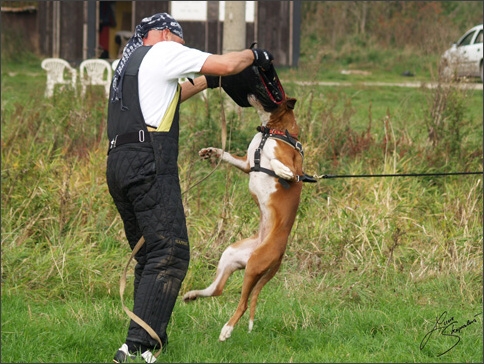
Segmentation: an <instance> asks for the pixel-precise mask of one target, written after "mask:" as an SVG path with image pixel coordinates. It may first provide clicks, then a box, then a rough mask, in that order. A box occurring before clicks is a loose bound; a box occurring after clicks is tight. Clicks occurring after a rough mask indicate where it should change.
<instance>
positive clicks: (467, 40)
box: [459, 32, 475, 47]
mask: <svg viewBox="0 0 484 364" xmlns="http://www.w3.org/2000/svg"><path fill="white" fill-rule="evenodd" d="M474 33H475V32H470V33H469V34H467V35H466V36H465V37H464V39H462V40H461V42H460V43H459V47H462V46H466V45H469V44H471V41H472V37H474Z"/></svg>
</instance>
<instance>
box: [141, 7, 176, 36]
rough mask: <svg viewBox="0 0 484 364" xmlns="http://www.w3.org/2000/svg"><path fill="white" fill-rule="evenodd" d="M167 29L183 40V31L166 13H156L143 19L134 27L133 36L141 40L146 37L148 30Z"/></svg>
mask: <svg viewBox="0 0 484 364" xmlns="http://www.w3.org/2000/svg"><path fill="white" fill-rule="evenodd" d="M164 29H168V30H169V31H170V32H171V33H173V34H174V35H176V36H178V37H180V38H181V39H183V30H182V27H181V26H180V24H179V23H178V22H177V21H176V20H175V19H174V18H173V17H172V16H171V15H170V14H168V13H157V14H154V15H152V16H149V17H146V18H143V20H141V23H139V24H138V25H137V26H136V31H135V34H139V35H140V36H141V37H142V38H144V37H146V36H147V34H148V32H149V31H150V30H164Z"/></svg>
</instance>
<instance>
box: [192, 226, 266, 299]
mask: <svg viewBox="0 0 484 364" xmlns="http://www.w3.org/2000/svg"><path fill="white" fill-rule="evenodd" d="M258 241H259V237H258V235H254V236H253V237H251V238H248V239H244V240H241V241H238V242H236V243H234V244H232V245H230V246H229V247H228V248H227V249H225V251H224V252H223V253H222V256H221V257H220V261H219V263H218V266H217V274H216V275H215V280H214V281H213V282H212V284H211V285H210V286H208V287H207V288H205V289H203V290H194V291H190V292H188V293H186V294H185V295H184V296H183V300H184V301H185V302H188V301H193V300H195V299H197V297H211V296H220V295H221V294H222V291H223V289H224V287H225V283H227V279H228V278H229V277H230V275H231V274H232V273H233V272H235V271H236V270H238V269H244V268H245V266H246V265H247V261H248V260H249V257H250V255H251V254H252V252H253V251H254V249H255V248H256V247H257V243H258Z"/></svg>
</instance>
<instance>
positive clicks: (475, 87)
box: [295, 81, 483, 91]
mask: <svg viewBox="0 0 484 364" xmlns="http://www.w3.org/2000/svg"><path fill="white" fill-rule="evenodd" d="M295 83H296V84H298V85H302V86H310V85H318V86H355V85H362V86H378V87H385V86H394V87H414V88H418V87H425V88H436V87H437V86H438V83H437V82H355V83H353V82H344V81H342V82H324V81H315V82H313V81H295ZM444 85H445V84H444ZM457 85H458V87H460V88H463V89H469V90H480V91H482V90H483V84H482V83H459V84H457Z"/></svg>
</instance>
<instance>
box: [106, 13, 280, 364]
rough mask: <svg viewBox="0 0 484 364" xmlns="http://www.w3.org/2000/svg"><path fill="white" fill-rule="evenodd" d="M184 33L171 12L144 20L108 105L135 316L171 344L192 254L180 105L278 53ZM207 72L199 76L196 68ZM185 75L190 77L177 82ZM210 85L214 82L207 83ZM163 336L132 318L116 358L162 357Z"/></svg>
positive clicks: (113, 174) (111, 168) (113, 179)
mask: <svg viewBox="0 0 484 364" xmlns="http://www.w3.org/2000/svg"><path fill="white" fill-rule="evenodd" d="M184 43H185V42H184V40H183V31H182V28H181V26H180V24H178V22H177V21H176V20H175V19H173V18H172V17H171V16H170V15H169V14H167V13H159V14H155V15H153V16H151V17H148V18H144V19H143V20H142V21H141V23H140V24H139V25H138V26H137V27H136V30H135V34H134V35H133V37H132V38H131V39H130V40H129V42H128V44H127V45H126V47H125V48H124V51H123V58H122V59H121V61H120V62H119V64H118V67H117V69H116V71H115V75H114V77H113V81H112V85H111V94H110V102H109V106H108V137H109V140H110V146H109V154H108V160H107V171H106V176H107V183H108V187H109V192H110V194H111V196H112V198H113V200H114V203H115V205H116V207H117V209H118V211H119V213H120V215H121V218H122V220H123V223H124V229H125V233H126V237H127V239H128V242H129V245H130V247H131V249H133V248H134V247H135V246H136V244H137V242H138V241H139V239H140V238H141V237H144V239H145V243H144V244H143V245H142V247H141V249H140V250H139V251H138V253H137V254H136V255H135V259H136V261H137V264H136V267H135V281H134V308H133V312H134V314H135V315H137V316H138V317H140V318H141V319H142V320H143V321H144V322H145V323H146V324H148V325H149V326H150V327H151V328H152V329H153V330H154V332H155V333H156V334H157V335H158V337H159V338H160V339H161V344H162V346H163V347H165V346H166V344H167V342H168V337H167V334H166V327H167V325H168V322H169V320H170V317H171V313H172V311H173V307H174V305H175V302H176V298H177V296H178V292H179V290H180V286H181V283H182V281H183V279H184V278H185V274H186V271H187V269H188V263H189V258H190V253H189V244H188V235H187V228H186V222H185V215H184V210H183V205H182V200H181V192H180V184H179V178H178V167H177V158H178V136H179V120H178V118H179V105H180V103H181V102H183V101H185V100H187V99H188V98H190V97H191V96H193V95H195V94H196V93H198V92H200V91H202V90H204V89H206V88H207V87H210V88H214V87H217V86H218V76H226V75H232V74H237V73H239V72H241V71H243V70H244V69H245V68H247V67H249V66H251V65H255V66H259V67H261V68H263V69H264V68H266V69H267V68H268V67H269V66H270V65H271V62H272V59H273V58H272V55H271V54H270V53H269V52H267V51H264V50H260V49H246V50H243V51H240V52H232V53H227V54H224V55H216V54H210V53H206V52H202V51H199V50H196V49H192V48H188V47H186V46H184ZM197 73H199V74H203V75H207V76H199V77H197V78H194V74H197ZM182 77H186V78H189V79H192V78H194V79H193V81H192V82H193V83H192V82H189V81H187V82H184V83H183V84H181V85H179V84H178V79H179V78H182ZM207 83H208V84H207ZM156 348H159V344H158V342H157V340H155V339H154V338H153V337H151V336H150V334H148V332H147V331H146V330H145V329H143V328H142V327H141V326H139V325H138V324H137V323H135V322H134V321H131V322H130V325H129V329H128V335H127V338H126V342H125V343H124V344H123V345H122V346H121V348H120V349H119V350H118V351H117V352H116V354H115V357H114V361H115V362H118V363H119V362H125V361H127V360H128V359H130V358H131V357H133V355H134V354H136V353H141V356H142V357H143V359H144V360H145V361H146V362H150V363H152V362H154V361H155V360H156V358H155V357H154V355H153V354H152V352H151V351H152V350H154V349H156Z"/></svg>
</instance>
